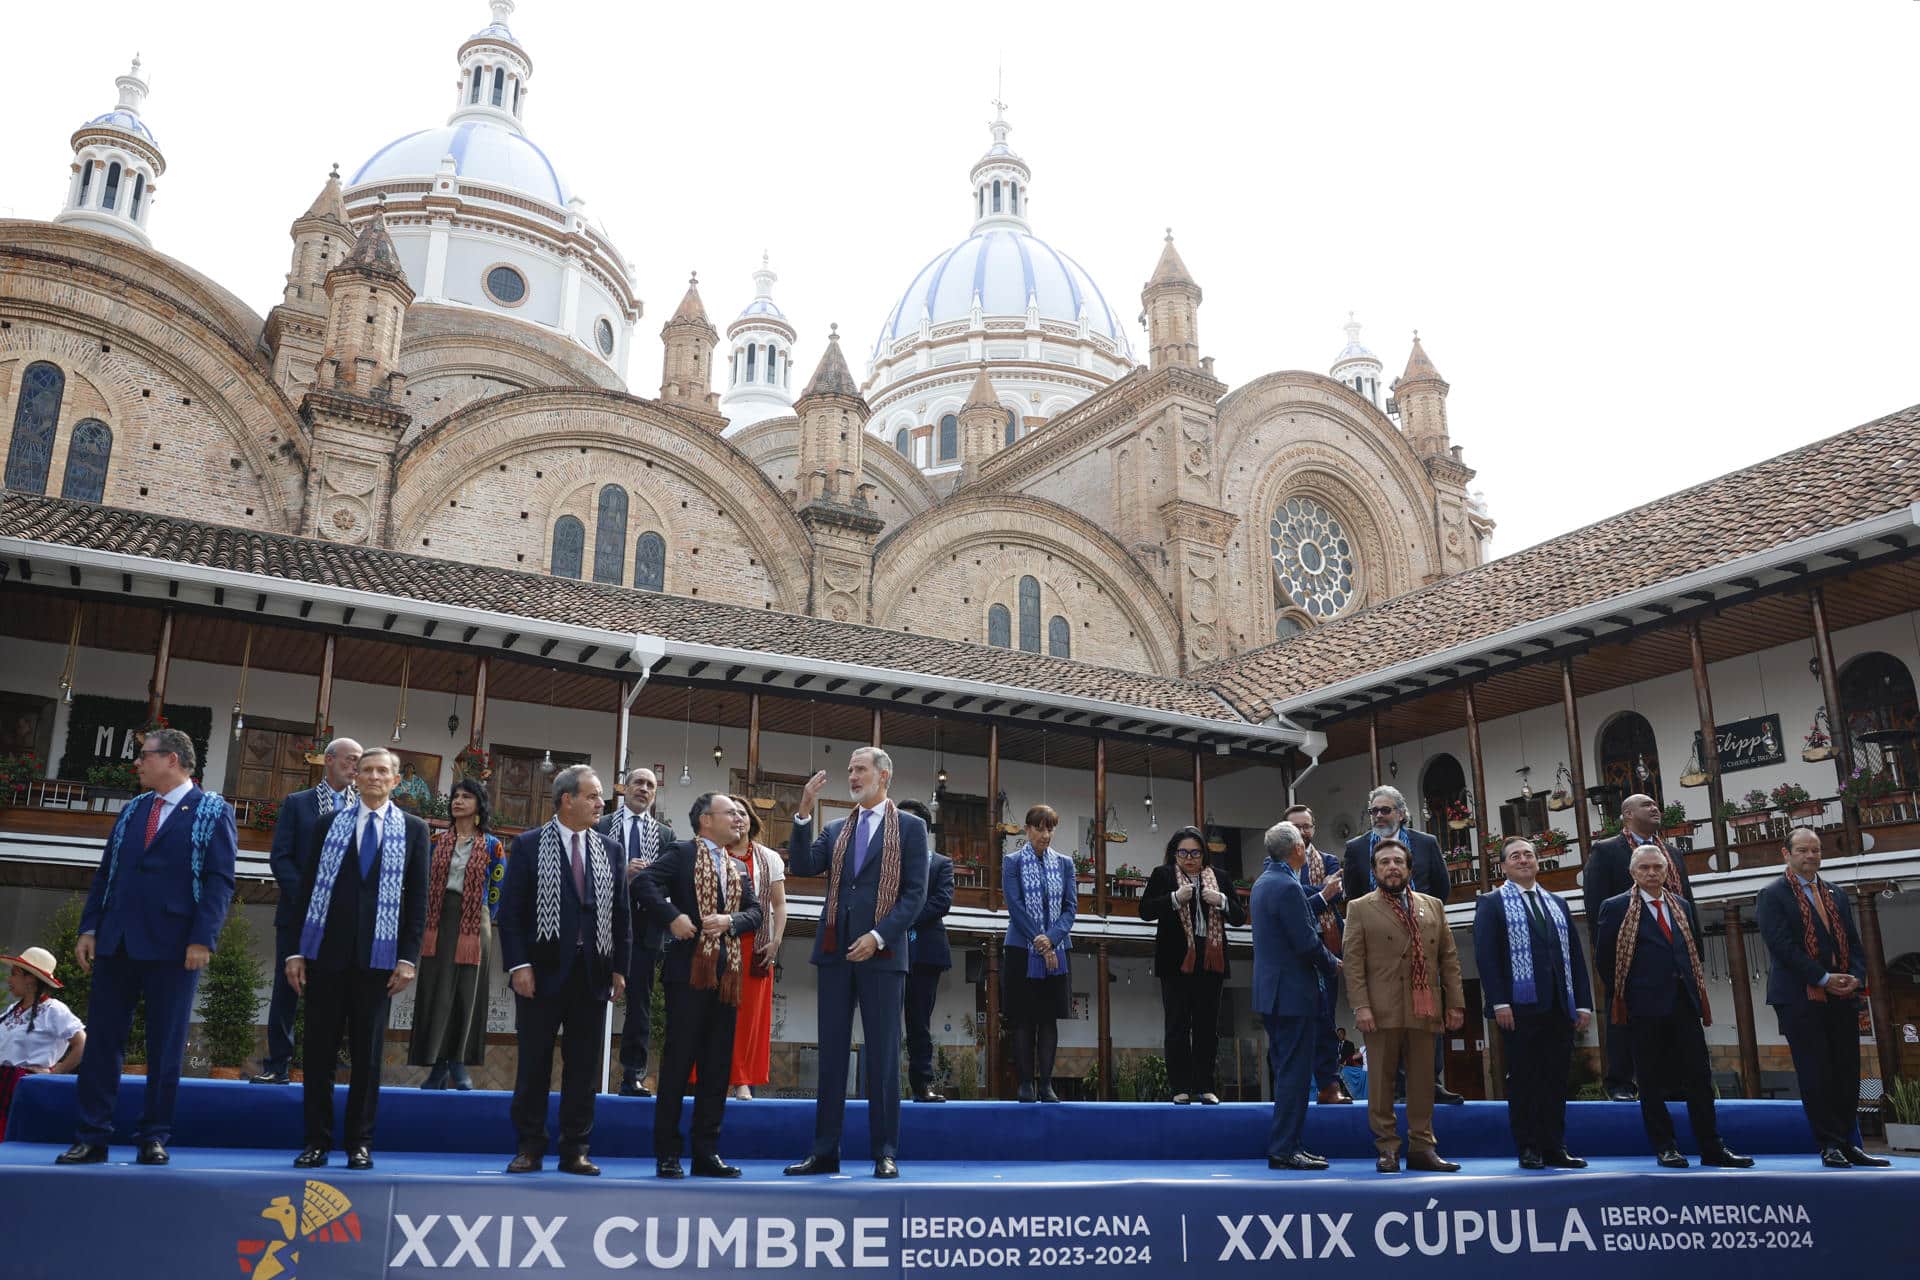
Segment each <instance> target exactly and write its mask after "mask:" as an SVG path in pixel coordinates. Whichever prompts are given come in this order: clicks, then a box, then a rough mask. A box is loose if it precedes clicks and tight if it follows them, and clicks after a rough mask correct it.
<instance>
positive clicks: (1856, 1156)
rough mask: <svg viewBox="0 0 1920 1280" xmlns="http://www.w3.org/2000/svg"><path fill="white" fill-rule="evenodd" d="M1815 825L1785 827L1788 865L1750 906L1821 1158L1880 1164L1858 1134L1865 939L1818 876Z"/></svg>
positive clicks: (1841, 896)
mask: <svg viewBox="0 0 1920 1280" xmlns="http://www.w3.org/2000/svg"><path fill="white" fill-rule="evenodd" d="M1820 854H1821V850H1820V833H1819V832H1817V831H1813V830H1810V829H1808V828H1806V827H1796V828H1794V829H1793V830H1792V831H1791V832H1789V833H1788V835H1787V847H1786V862H1787V872H1786V874H1785V875H1783V876H1781V877H1780V878H1779V879H1778V880H1775V881H1774V882H1773V883H1772V884H1770V885H1768V886H1767V887H1766V888H1764V889H1762V890H1761V891H1760V896H1759V901H1758V903H1757V904H1756V910H1755V914H1756V915H1757V916H1758V917H1759V921H1760V937H1761V939H1762V940H1763V941H1764V942H1765V943H1766V944H1767V956H1768V958H1769V959H1771V960H1772V961H1773V964H1772V969H1771V972H1769V973H1768V974H1767V1003H1768V1004H1770V1005H1772V1006H1773V1012H1774V1016H1776V1017H1777V1018H1779V1019H1780V1034H1781V1035H1783V1036H1785V1037H1786V1038H1787V1048H1788V1050H1789V1051H1791V1052H1792V1054H1793V1071H1794V1074H1795V1075H1796V1076H1798V1077H1799V1079H1800V1105H1801V1106H1802V1107H1804V1108H1805V1109H1806V1112H1807V1123H1808V1125H1810V1126H1811V1127H1812V1129H1813V1140H1814V1142H1815V1143H1816V1144H1817V1145H1818V1146H1819V1148H1820V1163H1821V1164H1824V1165H1826V1166H1827V1167H1828V1168H1829V1169H1845V1168H1847V1167H1848V1166H1849V1165H1861V1166H1869V1167H1873V1168H1884V1167H1886V1166H1887V1165H1888V1164H1889V1163H1890V1162H1889V1161H1886V1160H1882V1159H1881V1158H1880V1157H1878V1156H1870V1155H1868V1154H1867V1153H1866V1152H1865V1151H1862V1150H1861V1149H1860V1143H1859V1141H1858V1140H1857V1139H1856V1138H1855V1137H1854V1125H1855V1124H1856V1123H1857V1121H1856V1120H1855V1118H1854V1111H1855V1108H1857V1107H1858V1106H1859V1104H1860V993H1861V992H1862V991H1864V990H1865V989H1866V980H1867V956H1866V948H1865V947H1863V946H1862V945H1861V944H1860V931H1859V930H1858V929H1856V928H1854V924H1853V908H1852V906H1851V905H1849V904H1848V902H1847V895H1846V894H1845V893H1843V892H1841V891H1840V890H1839V889H1837V888H1835V887H1834V886H1833V885H1832V884H1830V883H1828V882H1827V881H1825V880H1822V879H1821V878H1820Z"/></svg>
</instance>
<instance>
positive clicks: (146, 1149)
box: [134, 1138, 168, 1164]
mask: <svg viewBox="0 0 1920 1280" xmlns="http://www.w3.org/2000/svg"><path fill="white" fill-rule="evenodd" d="M134 1159H136V1160H138V1161H139V1162H140V1163H141V1164H165V1163H166V1162H167V1160H168V1156H167V1148H166V1146H165V1144H163V1143H161V1142H160V1141H159V1140H158V1139H155V1138H148V1139H147V1140H146V1141H145V1142H143V1143H141V1144H140V1154H139V1155H137V1156H135V1157H134Z"/></svg>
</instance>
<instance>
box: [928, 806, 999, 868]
mask: <svg viewBox="0 0 1920 1280" xmlns="http://www.w3.org/2000/svg"><path fill="white" fill-rule="evenodd" d="M938 822H939V832H938V835H937V836H936V838H935V840H934V843H935V845H936V846H938V848H939V850H940V852H941V853H944V854H946V855H947V856H948V857H949V858H952V859H953V869H954V875H955V879H956V881H957V882H959V883H964V884H971V885H979V884H980V883H981V882H982V881H981V877H982V876H983V875H984V874H985V873H984V868H985V867H986V866H987V850H988V848H989V847H990V837H989V836H988V834H987V798H986V797H985V796H962V795H955V794H953V793H952V792H948V793H947V794H945V795H943V796H942V797H941V798H940V814H939V818H938Z"/></svg>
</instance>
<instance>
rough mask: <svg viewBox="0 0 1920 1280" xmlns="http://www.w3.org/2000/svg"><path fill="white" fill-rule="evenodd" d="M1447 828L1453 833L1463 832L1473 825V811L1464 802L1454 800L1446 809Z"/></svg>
mask: <svg viewBox="0 0 1920 1280" xmlns="http://www.w3.org/2000/svg"><path fill="white" fill-rule="evenodd" d="M1445 815H1446V819H1447V826H1448V827H1449V828H1450V829H1452V830H1454V831H1465V830H1466V829H1467V828H1468V827H1470V826H1472V825H1473V810H1472V809H1470V808H1469V807H1468V806H1467V802H1466V801H1465V800H1455V801H1453V802H1452V803H1451V804H1449V805H1448V806H1447V807H1446V810H1445Z"/></svg>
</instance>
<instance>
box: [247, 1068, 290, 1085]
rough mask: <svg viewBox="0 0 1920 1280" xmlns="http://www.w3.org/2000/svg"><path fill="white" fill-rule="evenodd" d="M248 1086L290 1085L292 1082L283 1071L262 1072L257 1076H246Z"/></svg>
mask: <svg viewBox="0 0 1920 1280" xmlns="http://www.w3.org/2000/svg"><path fill="white" fill-rule="evenodd" d="M247 1083H248V1084H292V1083H293V1080H292V1079H291V1078H290V1077H289V1076H288V1075H287V1073H286V1072H284V1071H262V1072H261V1073H260V1074H259V1075H257V1076H248V1077H247Z"/></svg>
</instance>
